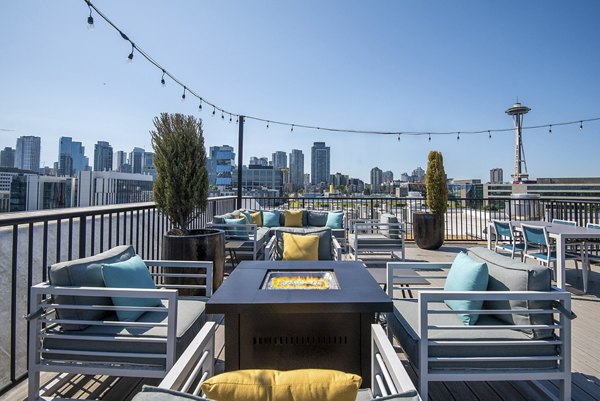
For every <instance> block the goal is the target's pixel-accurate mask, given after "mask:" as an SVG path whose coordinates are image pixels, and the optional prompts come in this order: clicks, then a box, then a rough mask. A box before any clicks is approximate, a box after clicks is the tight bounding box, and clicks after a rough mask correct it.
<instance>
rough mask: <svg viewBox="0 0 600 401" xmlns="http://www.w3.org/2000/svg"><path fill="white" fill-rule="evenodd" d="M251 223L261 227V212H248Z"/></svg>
mask: <svg viewBox="0 0 600 401" xmlns="http://www.w3.org/2000/svg"><path fill="white" fill-rule="evenodd" d="M250 218H251V219H252V224H256V225H257V226H258V227H262V212H254V213H250Z"/></svg>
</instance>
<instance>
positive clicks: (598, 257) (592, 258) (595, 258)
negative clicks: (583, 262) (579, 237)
mask: <svg viewBox="0 0 600 401" xmlns="http://www.w3.org/2000/svg"><path fill="white" fill-rule="evenodd" d="M585 228H591V229H593V230H600V224H597V223H587V224H586V225H585ZM585 245H586V247H585V251H586V254H587V258H588V262H600V254H599V253H598V252H591V251H592V249H591V247H594V249H593V250H594V251H598V245H599V242H598V240H593V241H589V240H588V241H586V242H585Z"/></svg>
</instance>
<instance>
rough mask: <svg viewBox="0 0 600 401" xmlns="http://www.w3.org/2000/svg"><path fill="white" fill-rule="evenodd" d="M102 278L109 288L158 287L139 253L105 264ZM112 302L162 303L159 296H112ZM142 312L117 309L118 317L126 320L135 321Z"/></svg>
mask: <svg viewBox="0 0 600 401" xmlns="http://www.w3.org/2000/svg"><path fill="white" fill-rule="evenodd" d="M102 278H103V279H104V285H105V286H106V287H109V288H149V289H155V288H156V285H155V284H154V281H153V280H152V276H150V272H149V271H148V267H147V266H146V264H145V263H144V261H143V260H142V258H140V257H139V256H137V255H136V256H134V257H132V258H131V259H128V260H125V261H123V262H117V263H107V264H103V265H102ZM112 302H113V305H115V306H161V305H162V302H161V300H160V299H158V298H125V297H112ZM142 314H144V312H143V311H117V318H119V320H121V321H124V322H134V321H136V320H137V319H138V318H139V317H140V316H141V315H142Z"/></svg>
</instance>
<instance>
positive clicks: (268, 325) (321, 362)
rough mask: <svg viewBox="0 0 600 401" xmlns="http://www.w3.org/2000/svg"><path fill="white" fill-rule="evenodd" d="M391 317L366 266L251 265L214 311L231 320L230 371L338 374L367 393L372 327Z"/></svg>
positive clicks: (230, 283) (225, 287) (209, 307)
mask: <svg viewBox="0 0 600 401" xmlns="http://www.w3.org/2000/svg"><path fill="white" fill-rule="evenodd" d="M391 311H392V301H391V300H390V299H389V298H388V297H387V295H386V294H385V293H384V292H383V291H382V290H381V288H380V287H379V285H378V284H377V282H375V280H374V279H373V277H372V276H371V275H370V274H369V272H368V271H367V270H366V269H365V267H364V265H363V264H362V263H361V262H334V261H318V262H282V261H256V262H249V261H244V262H242V263H240V265H239V266H238V267H237V268H236V269H235V270H234V271H233V273H231V275H230V276H229V278H228V279H227V280H225V282H224V283H223V284H222V285H221V287H219V289H218V290H217V291H216V292H215V293H214V294H213V296H212V297H211V298H210V299H209V301H208V302H207V304H206V312H207V313H223V314H225V344H226V346H225V370H227V371H229V370H237V369H261V368H265V369H266V368H270V369H280V370H288V369H300V368H323V369H338V370H342V371H345V372H350V373H356V374H359V375H361V376H362V378H363V385H364V386H369V385H370V383H369V377H370V356H369V347H370V343H369V335H370V332H369V330H370V324H371V323H373V322H374V320H375V319H374V317H375V313H378V312H391Z"/></svg>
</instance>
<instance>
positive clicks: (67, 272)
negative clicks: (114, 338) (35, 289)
mask: <svg viewBox="0 0 600 401" xmlns="http://www.w3.org/2000/svg"><path fill="white" fill-rule="evenodd" d="M134 256H135V250H134V249H133V247H132V246H131V245H119V246H116V247H114V248H111V249H109V250H107V251H104V252H101V253H98V254H96V255H94V256H89V257H87V258H81V259H74V260H71V261H67V262H60V263H55V264H53V265H52V266H50V272H49V275H48V276H49V279H50V284H51V285H55V286H64V287H104V279H103V278H102V265H103V264H104V263H115V262H122V261H124V260H128V259H130V258H132V257H134ZM54 300H55V302H56V303H59V304H74V305H104V306H106V305H112V302H111V300H110V298H107V297H72V296H64V295H57V296H55V297H54ZM104 316H106V312H105V311H104V310H81V309H60V310H59V311H58V317H59V318H60V319H68V320H102V319H103V318H104ZM86 327H87V325H79V324H64V325H63V329H64V330H81V329H85V328H86Z"/></svg>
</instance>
